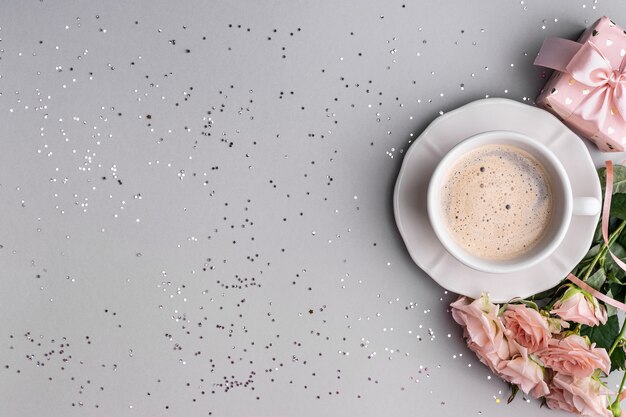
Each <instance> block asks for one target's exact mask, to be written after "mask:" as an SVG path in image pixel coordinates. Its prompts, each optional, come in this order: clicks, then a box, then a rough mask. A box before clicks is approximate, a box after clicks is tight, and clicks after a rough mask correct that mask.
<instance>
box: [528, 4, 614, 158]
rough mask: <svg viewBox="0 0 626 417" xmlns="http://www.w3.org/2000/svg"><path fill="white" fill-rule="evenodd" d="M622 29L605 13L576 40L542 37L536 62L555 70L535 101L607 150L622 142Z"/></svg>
mask: <svg viewBox="0 0 626 417" xmlns="http://www.w3.org/2000/svg"><path fill="white" fill-rule="evenodd" d="M625 56H626V31H624V29H623V28H621V27H620V26H618V25H617V24H616V23H615V22H613V21H612V20H611V19H609V18H608V17H606V16H604V17H602V18H600V19H599V20H598V21H596V22H595V23H594V24H593V25H592V26H590V27H589V28H588V29H587V30H585V31H584V32H583V34H582V35H581V37H580V38H579V39H578V41H577V42H575V41H571V40H568V39H561V38H548V39H546V40H545V41H544V43H543V46H542V47H541V50H540V51H539V54H538V55H537V58H536V60H535V65H540V66H543V67H547V68H551V69H554V70H555V71H554V73H553V74H552V76H551V77H550V79H549V80H548V82H547V83H546V85H545V86H544V88H543V89H542V90H541V93H540V94H539V97H537V104H538V105H539V106H541V107H544V108H545V109H547V110H548V111H550V112H552V113H554V114H555V115H557V116H558V117H559V118H561V119H562V120H563V122H564V123H565V124H567V125H568V126H569V127H570V128H572V129H573V130H575V131H576V132H577V133H579V134H581V135H582V136H585V137H586V138H588V139H589V140H591V141H592V142H594V143H595V144H596V146H597V147H598V148H599V149H600V150H601V151H605V152H623V151H624V149H625V146H626V70H625V68H624V67H625V66H626V58H625Z"/></svg>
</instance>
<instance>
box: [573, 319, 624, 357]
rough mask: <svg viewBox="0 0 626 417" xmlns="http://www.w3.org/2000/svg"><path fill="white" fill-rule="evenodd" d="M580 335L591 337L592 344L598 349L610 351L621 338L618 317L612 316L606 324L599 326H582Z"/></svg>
mask: <svg viewBox="0 0 626 417" xmlns="http://www.w3.org/2000/svg"><path fill="white" fill-rule="evenodd" d="M580 335H581V336H587V337H589V340H591V342H592V343H595V344H596V345H597V346H598V347H602V348H605V349H607V350H608V349H610V348H611V346H612V345H613V342H615V339H617V337H618V336H619V322H618V320H617V316H611V317H609V319H608V320H607V321H606V324H602V325H599V326H593V327H590V326H581V328H580Z"/></svg>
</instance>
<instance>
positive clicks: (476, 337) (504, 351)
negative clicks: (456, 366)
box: [450, 296, 512, 373]
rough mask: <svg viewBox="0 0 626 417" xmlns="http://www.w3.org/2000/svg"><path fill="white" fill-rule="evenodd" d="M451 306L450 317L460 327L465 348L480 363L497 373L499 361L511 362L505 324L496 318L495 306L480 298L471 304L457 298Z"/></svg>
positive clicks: (469, 300) (496, 310)
mask: <svg viewBox="0 0 626 417" xmlns="http://www.w3.org/2000/svg"><path fill="white" fill-rule="evenodd" d="M450 307H452V318H454V320H455V321H456V322H457V323H458V324H460V325H461V326H463V337H465V338H466V339H467V346H468V347H469V348H470V349H471V350H472V351H473V352H474V353H476V356H478V359H479V360H480V361H481V362H482V363H484V364H485V365H487V366H488V367H489V368H490V369H491V370H492V371H493V372H494V373H497V372H498V365H499V364H500V362H502V361H504V360H508V359H510V358H511V354H512V353H511V347H510V346H509V341H508V340H507V338H506V337H505V335H504V332H505V329H504V325H503V324H502V321H501V320H500V318H499V317H498V306H496V305H493V304H491V303H490V302H489V300H488V298H487V297H486V296H483V297H481V298H478V299H476V300H474V301H471V299H469V298H467V297H460V298H459V299H458V300H456V301H455V302H454V303H452V304H450Z"/></svg>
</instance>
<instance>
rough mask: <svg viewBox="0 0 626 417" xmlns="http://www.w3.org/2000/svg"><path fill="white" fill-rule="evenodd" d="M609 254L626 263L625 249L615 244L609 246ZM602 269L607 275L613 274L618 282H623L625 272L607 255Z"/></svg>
mask: <svg viewBox="0 0 626 417" xmlns="http://www.w3.org/2000/svg"><path fill="white" fill-rule="evenodd" d="M611 252H613V254H614V255H615V256H617V257H618V258H620V259H621V260H623V261H626V249H624V247H623V246H622V245H620V244H619V243H617V242H615V243H613V244H612V245H611ZM604 269H605V270H606V272H607V275H610V274H613V275H614V276H615V277H616V278H617V279H618V280H620V281H621V280H623V279H624V277H626V271H624V270H623V269H622V268H621V267H620V266H619V265H618V264H617V263H615V261H614V260H613V258H612V257H611V255H609V254H607V256H606V260H605V261H604Z"/></svg>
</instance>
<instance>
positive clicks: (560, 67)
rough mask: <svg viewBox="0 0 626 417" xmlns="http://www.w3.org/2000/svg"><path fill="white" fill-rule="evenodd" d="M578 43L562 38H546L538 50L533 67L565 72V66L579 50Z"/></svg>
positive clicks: (579, 45)
mask: <svg viewBox="0 0 626 417" xmlns="http://www.w3.org/2000/svg"><path fill="white" fill-rule="evenodd" d="M581 46H582V45H581V44H580V43H578V42H574V41H570V40H569V39H562V38H547V39H546V40H545V41H543V45H542V46H541V49H540V50H539V54H538V55H537V58H535V62H534V65H538V66H541V67H546V68H551V69H553V70H557V71H561V72H566V71H565V68H566V67H567V64H569V62H570V61H571V60H572V58H573V57H574V55H576V53H578V50H579V49H580V48H581Z"/></svg>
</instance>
